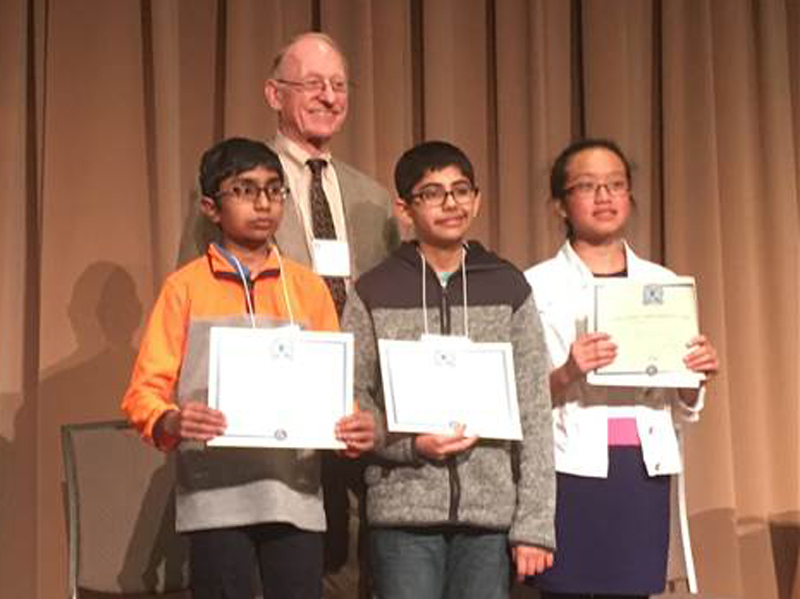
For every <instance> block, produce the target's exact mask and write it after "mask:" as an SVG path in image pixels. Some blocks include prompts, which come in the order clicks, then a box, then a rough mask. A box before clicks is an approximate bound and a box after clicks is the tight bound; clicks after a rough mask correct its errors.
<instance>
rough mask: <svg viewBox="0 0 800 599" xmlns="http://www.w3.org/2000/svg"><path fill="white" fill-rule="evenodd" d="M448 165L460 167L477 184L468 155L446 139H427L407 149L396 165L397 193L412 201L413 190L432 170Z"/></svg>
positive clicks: (471, 181)
mask: <svg viewBox="0 0 800 599" xmlns="http://www.w3.org/2000/svg"><path fill="white" fill-rule="evenodd" d="M448 166H454V167H456V168H458V169H459V170H460V171H461V173H462V174H463V175H464V176H465V177H466V178H467V179H469V182H470V183H471V184H472V186H473V187H474V186H475V172H474V169H473V168H472V163H471V162H470V161H469V158H467V155H466V154H465V153H464V152H463V151H461V150H460V149H459V148H457V147H456V146H454V145H453V144H449V143H447V142H446V141H426V142H423V143H421V144H417V145H416V146H414V147H413V148H411V149H410V150H407V151H406V152H405V153H404V154H403V155H402V156H401V157H400V160H398V161H397V166H395V167H394V186H395V188H396V189H397V195H398V196H400V197H401V198H403V199H404V200H405V201H406V202H410V201H411V190H412V189H414V186H415V185H416V184H417V183H419V182H420V180H421V179H422V178H423V177H424V176H425V175H426V174H428V173H429V172H431V171H440V170H443V169H445V168H447V167H448Z"/></svg>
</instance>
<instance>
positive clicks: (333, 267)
mask: <svg viewBox="0 0 800 599" xmlns="http://www.w3.org/2000/svg"><path fill="white" fill-rule="evenodd" d="M312 250H313V252H314V270H315V271H316V273H317V274H318V275H322V276H323V277H349V276H350V246H349V245H348V243H347V242H346V241H339V240H338V239H315V240H314V241H313V244H312Z"/></svg>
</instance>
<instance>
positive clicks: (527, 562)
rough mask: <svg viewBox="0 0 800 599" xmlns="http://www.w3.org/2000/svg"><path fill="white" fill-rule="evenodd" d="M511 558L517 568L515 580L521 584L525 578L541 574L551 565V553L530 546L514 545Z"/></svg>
mask: <svg viewBox="0 0 800 599" xmlns="http://www.w3.org/2000/svg"><path fill="white" fill-rule="evenodd" d="M511 556H512V557H513V558H514V564H515V566H516V568H517V580H519V581H520V582H522V581H523V580H525V577H526V576H533V575H534V574H541V573H542V572H544V571H545V570H547V568H550V567H552V565H553V552H552V551H548V550H547V549H541V548H539V547H533V546H532V545H515V546H513V547H512V548H511Z"/></svg>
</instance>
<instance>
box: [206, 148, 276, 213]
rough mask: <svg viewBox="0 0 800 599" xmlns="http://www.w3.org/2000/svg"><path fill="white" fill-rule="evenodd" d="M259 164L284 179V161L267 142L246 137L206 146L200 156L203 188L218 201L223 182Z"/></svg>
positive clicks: (210, 196)
mask: <svg viewBox="0 0 800 599" xmlns="http://www.w3.org/2000/svg"><path fill="white" fill-rule="evenodd" d="M259 166H261V167H264V168H265V169H267V170H270V171H274V172H275V173H277V175H278V177H279V178H280V180H281V184H283V183H284V175H283V167H282V166H281V161H280V159H279V158H278V155H277V154H275V152H273V151H272V150H270V149H269V148H268V147H267V146H266V145H265V144H264V143H262V142H260V141H254V140H252V139H246V138H244V137H231V138H229V139H226V140H223V141H221V142H219V143H218V144H216V145H214V146H212V147H211V148H209V149H208V150H206V151H205V153H204V154H203V158H202V159H201V160H200V191H201V192H202V193H203V195H204V196H206V197H208V198H213V199H214V200H215V201H216V196H217V194H218V193H219V186H220V183H222V182H223V181H224V180H225V179H227V178H228V177H233V176H234V175H238V174H240V173H243V172H245V171H249V170H251V169H254V168H258V167H259Z"/></svg>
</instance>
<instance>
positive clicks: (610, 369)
mask: <svg viewBox="0 0 800 599" xmlns="http://www.w3.org/2000/svg"><path fill="white" fill-rule="evenodd" d="M592 312H593V313H592V314H591V316H590V318H589V330H590V332H602V333H607V334H608V335H610V336H611V340H612V341H613V342H614V343H615V344H616V345H617V357H616V359H615V360H614V362H612V363H611V364H609V365H608V366H605V367H603V368H599V369H597V370H596V371H594V372H591V373H589V375H588V376H587V380H588V381H589V383H591V384H593V385H613V386H636V387H698V386H699V385H700V382H701V381H702V380H703V378H704V377H703V375H702V374H698V373H695V372H692V371H691V370H689V369H687V368H686V366H685V365H684V363H683V358H684V356H685V355H686V354H687V352H688V351H689V349H688V347H687V344H688V342H689V340H691V339H692V337H694V336H695V335H697V333H698V325H697V293H696V289H695V281H694V278H692V277H675V278H674V279H668V280H664V281H642V280H638V281H637V280H631V279H627V278H608V279H596V280H595V285H594V291H593V301H592Z"/></svg>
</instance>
